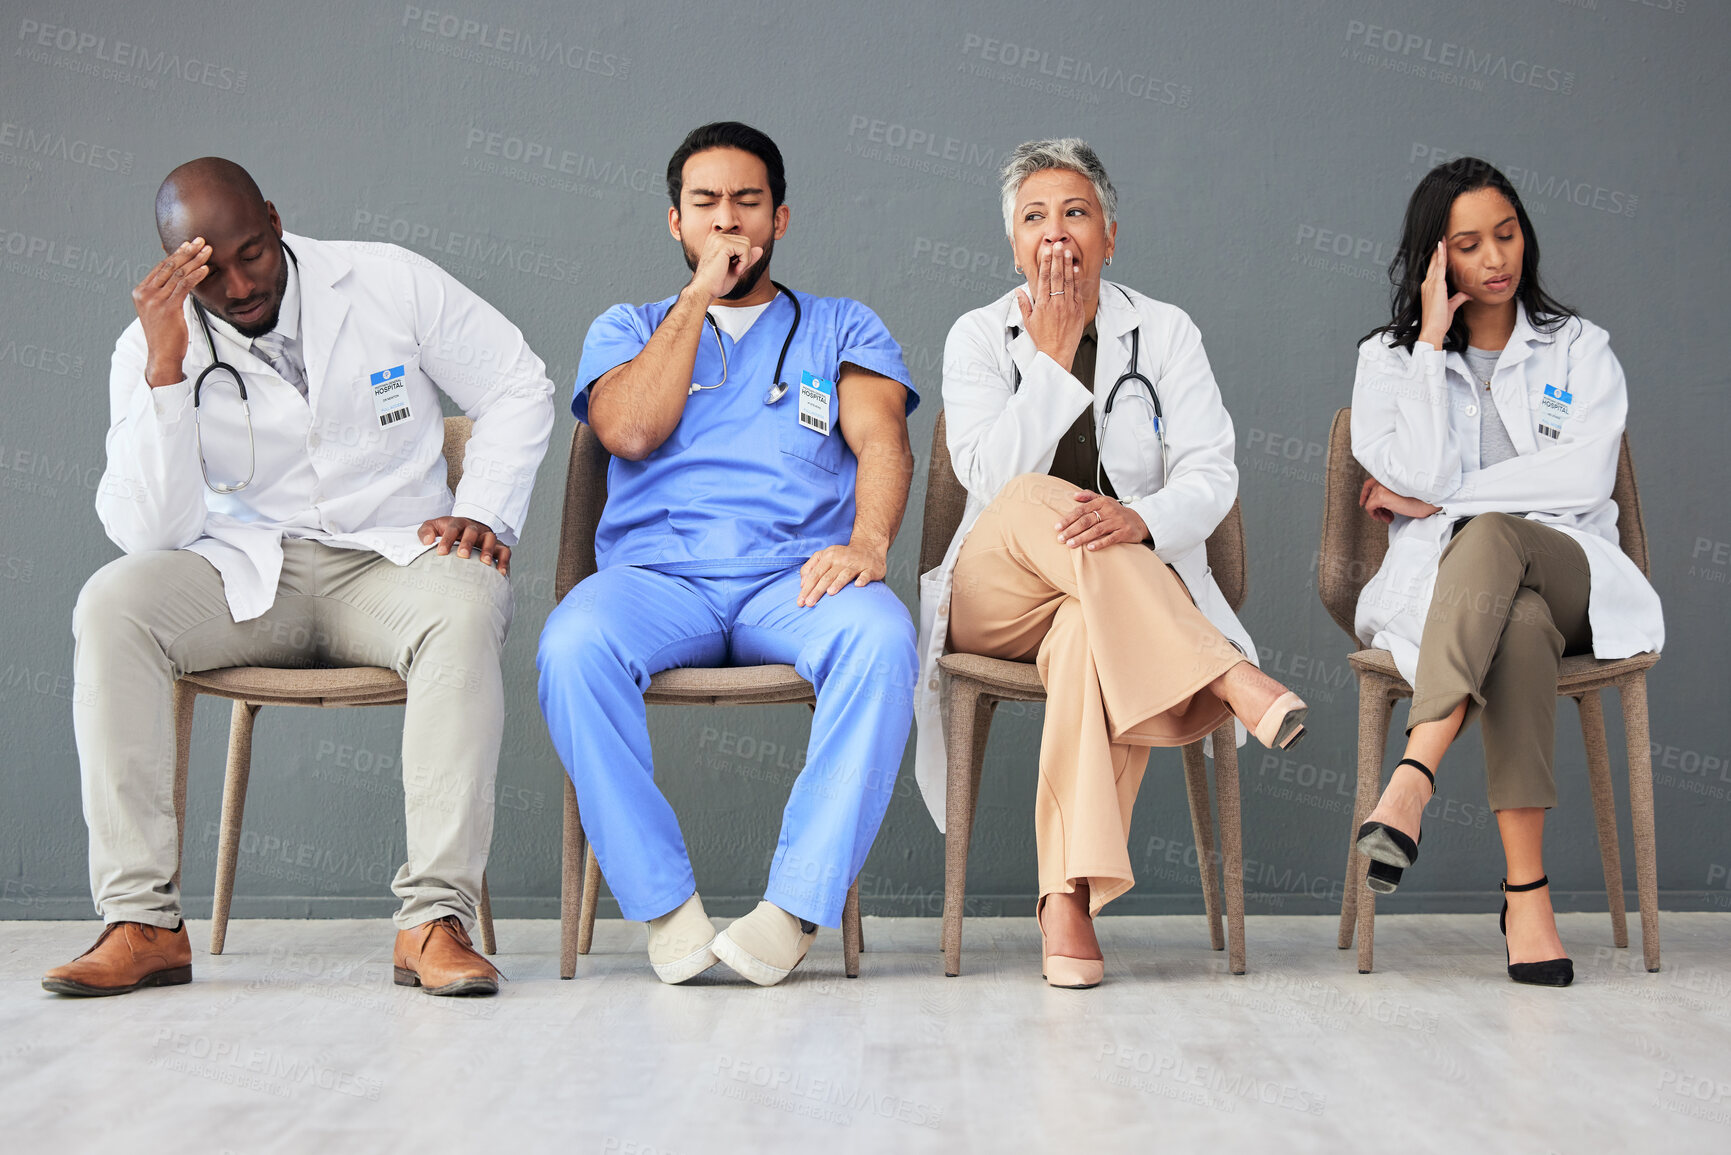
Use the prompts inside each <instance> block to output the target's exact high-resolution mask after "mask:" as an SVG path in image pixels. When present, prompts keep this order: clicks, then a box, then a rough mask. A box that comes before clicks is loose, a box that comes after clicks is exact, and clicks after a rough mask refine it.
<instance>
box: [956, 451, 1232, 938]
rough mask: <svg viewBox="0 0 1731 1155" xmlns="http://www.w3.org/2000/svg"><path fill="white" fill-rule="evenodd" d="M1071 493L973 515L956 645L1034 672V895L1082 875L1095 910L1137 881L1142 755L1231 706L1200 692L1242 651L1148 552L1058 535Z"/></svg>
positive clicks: (1029, 488)
mask: <svg viewBox="0 0 1731 1155" xmlns="http://www.w3.org/2000/svg"><path fill="white" fill-rule="evenodd" d="M1076 490H1077V487H1076V486H1074V485H1072V484H1070V483H1069V482H1067V481H1063V480H1061V479H1059V478H1056V477H1051V476H1048V475H1046V474H1032V473H1031V474H1024V475H1023V476H1021V477H1018V478H1016V479H1015V480H1014V481H1012V482H1011V483H1010V484H1009V485H1007V486H1005V487H1004V490H1003V492H1002V493H1000V494H999V495H998V497H997V498H996V500H994V501H993V502H992V504H991V505H990V506H988V507H987V508H986V510H985V511H984V512H983V513H982V514H981V515H980V519H979V521H977V522H976V523H975V524H974V527H973V529H972V530H971V531H970V532H969V534H968V538H967V540H966V541H965V542H964V543H963V545H962V550H961V553H960V555H959V556H958V558H957V560H956V569H955V577H954V583H953V587H952V589H953V592H952V593H951V597H950V646H951V648H952V649H954V650H957V651H960V652H965V653H973V654H983V655H986V656H988V657H997V658H1007V659H1010V660H1013V661H1028V660H1029V659H1033V660H1034V661H1035V662H1036V664H1037V665H1038V667H1039V671H1040V681H1041V682H1042V683H1043V684H1044V685H1045V687H1046V721H1045V728H1044V731H1043V732H1042V734H1041V738H1040V777H1039V792H1038V794H1037V796H1036V798H1035V801H1034V842H1035V847H1036V850H1037V853H1038V856H1039V864H1040V893H1041V894H1042V895H1046V894H1051V893H1054V892H1063V893H1070V892H1072V891H1074V890H1075V883H1076V881H1077V880H1079V879H1086V880H1087V881H1088V888H1089V890H1088V893H1089V906H1090V908H1091V913H1095V914H1097V913H1099V911H1100V909H1101V908H1102V907H1104V906H1105V905H1106V904H1107V903H1108V902H1110V901H1112V900H1113V899H1114V898H1116V897H1118V896H1119V895H1120V894H1123V893H1124V892H1125V891H1127V890H1129V889H1130V887H1131V886H1132V885H1133V884H1134V882H1135V879H1134V876H1133V875H1132V874H1131V870H1130V855H1129V851H1128V849H1127V847H1126V842H1127V840H1128V838H1129V836H1130V811H1131V807H1132V806H1133V805H1134V803H1135V801H1136V791H1137V789H1138V787H1140V786H1141V784H1142V773H1143V771H1144V770H1145V769H1146V767H1147V765H1148V748H1149V747H1150V746H1181V745H1183V744H1185V743H1187V742H1192V741H1195V740H1196V739H1197V738H1200V737H1202V736H1203V735H1205V734H1208V733H1210V732H1211V731H1212V730H1213V729H1214V728H1215V727H1216V726H1218V725H1220V723H1221V722H1222V721H1224V720H1225V718H1226V717H1227V714H1228V711H1227V708H1226V706H1225V704H1224V703H1223V702H1221V700H1220V699H1219V698H1217V697H1215V695H1214V694H1213V692H1212V691H1210V690H1208V689H1207V688H1206V687H1207V686H1208V685H1209V683H1211V682H1213V681H1214V680H1215V679H1216V678H1218V677H1219V676H1220V675H1221V674H1224V673H1225V672H1226V671H1227V670H1229V669H1231V668H1232V667H1233V666H1234V665H1236V664H1237V663H1239V662H1241V661H1243V660H1244V655H1243V654H1241V653H1239V652H1238V650H1237V648H1236V647H1234V646H1233V645H1232V643H1231V642H1229V641H1227V640H1226V637H1225V636H1224V635H1223V634H1221V633H1220V631H1219V630H1217V629H1215V628H1214V626H1213V624H1212V623H1210V622H1209V621H1208V619H1207V618H1205V617H1203V616H1202V612H1201V611H1200V610H1198V609H1197V608H1196V606H1195V603H1193V602H1192V601H1191V599H1190V595H1189V593H1188V591H1186V590H1185V588H1184V583H1183V582H1181V581H1180V580H1179V579H1178V576H1177V575H1176V574H1175V573H1173V572H1172V570H1171V569H1170V568H1169V567H1168V566H1167V565H1166V564H1165V563H1163V562H1162V561H1161V560H1160V559H1159V558H1158V557H1157V556H1155V554H1154V551H1153V550H1151V549H1149V548H1148V547H1147V546H1146V545H1144V544H1135V545H1131V544H1121V545H1111V546H1107V547H1105V548H1104V549H1099V550H1088V549H1081V548H1077V549H1072V548H1071V547H1069V546H1066V545H1065V544H1064V543H1063V542H1062V541H1061V540H1059V538H1058V534H1057V532H1056V531H1055V530H1054V529H1053V528H1052V527H1053V525H1054V524H1055V523H1056V522H1057V521H1058V520H1059V517H1060V515H1062V514H1064V513H1068V512H1069V511H1070V510H1071V509H1073V508H1074V507H1075V501H1074V499H1073V495H1074V494H1075V493H1076Z"/></svg>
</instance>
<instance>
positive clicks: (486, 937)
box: [475, 870, 499, 954]
mask: <svg viewBox="0 0 1731 1155" xmlns="http://www.w3.org/2000/svg"><path fill="white" fill-rule="evenodd" d="M475 921H476V922H478V923H480V924H481V950H482V951H483V952H484V953H486V954H498V953H499V941H498V940H497V939H496V938H494V937H493V896H492V895H490V894H488V893H487V872H486V871H484V870H483V871H482V872H481V901H480V903H479V904H477V906H476V908H475Z"/></svg>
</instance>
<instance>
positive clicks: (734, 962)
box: [709, 931, 811, 987]
mask: <svg viewBox="0 0 1731 1155" xmlns="http://www.w3.org/2000/svg"><path fill="white" fill-rule="evenodd" d="M709 949H710V950H712V951H714V952H715V957H716V958H718V959H720V960H721V961H722V962H724V963H726V964H727V966H728V968H729V969H730V970H732V971H733V972H734V973H735V974H737V975H738V976H739V977H740V978H742V979H745V980H747V981H748V982H753V983H756V984H757V985H758V986H760V987H773V986H774V985H775V984H776V983H779V982H780V981H781V980H782V979H784V978H786V977H787V976H788V975H790V974H792V973H793V967H788V968H787V969H786V970H782V969H781V968H780V967H774V966H770V965H769V964H768V963H766V962H764V961H763V960H762V959H760V958H758V957H757V956H756V955H754V954H750V953H748V952H747V951H746V949H745V948H744V947H742V946H740V945H739V944H738V943H736V942H734V941H733V940H732V939H730V938H728V937H727V932H726V931H722V932H721V933H720V934H718V935H716V936H715V941H714V942H712V943H710V944H709ZM806 949H807V950H809V949H811V948H810V947H807V948H806ZM804 958H805V955H804V954H801V955H800V956H799V958H797V959H795V960H794V962H793V966H794V967H796V966H798V965H799V964H800V961H801V960H802V959H804Z"/></svg>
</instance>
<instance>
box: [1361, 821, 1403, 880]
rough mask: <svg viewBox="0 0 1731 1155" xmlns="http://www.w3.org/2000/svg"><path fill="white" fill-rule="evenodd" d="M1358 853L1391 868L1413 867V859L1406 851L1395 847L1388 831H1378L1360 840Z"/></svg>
mask: <svg viewBox="0 0 1731 1155" xmlns="http://www.w3.org/2000/svg"><path fill="white" fill-rule="evenodd" d="M1358 852H1359V853H1360V854H1362V855H1364V856H1365V857H1366V858H1370V859H1374V860H1375V861H1377V862H1381V863H1386V864H1387V865H1389V866H1398V867H1400V868H1401V869H1402V870H1405V869H1406V868H1407V867H1409V866H1411V865H1412V859H1411V858H1409V857H1408V856H1407V853H1406V851H1404V850H1402V849H1401V848H1400V847H1399V846H1397V845H1395V841H1394V839H1392V838H1390V837H1389V836H1388V831H1386V830H1382V829H1377V830H1373V831H1371V832H1370V833H1369V834H1367V835H1365V836H1364V837H1363V838H1361V839H1359V840H1358Z"/></svg>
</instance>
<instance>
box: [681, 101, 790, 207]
mask: <svg viewBox="0 0 1731 1155" xmlns="http://www.w3.org/2000/svg"><path fill="white" fill-rule="evenodd" d="M712 148H737V149H739V150H741V151H742V152H749V153H750V154H751V155H752V156H755V157H756V158H757V159H758V160H761V161H762V162H763V167H764V168H766V169H768V170H769V204H770V207H771V208H775V209H778V208H780V207H781V202H782V201H783V200H785V199H787V170H786V169H784V168H783V167H782V164H781V150H780V149H779V148H777V147H775V141H773V140H771V139H769V136H768V135H767V134H765V133H763V132H760V131H759V130H757V129H755V128H753V127H751V125H749V124H741V123H740V122H739V121H737V120H718V121H716V122H715V123H713V124H706V125H703V126H702V127H700V128H694V129H692V130H691V131H690V132H688V133H686V134H685V139H684V140H682V141H680V142H679V147H678V148H676V149H674V150H673V159H672V160H669V161H668V162H667V195H668V196H669V197H670V198H671V199H672V201H673V207H674V208H678V207H679V194H680V191H681V190H682V189H683V188H684V186H685V162H686V161H688V160H690V159H691V157H692V156H693V155H694V154H696V153H700V152H708V151H709V150H710V149H712Z"/></svg>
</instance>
